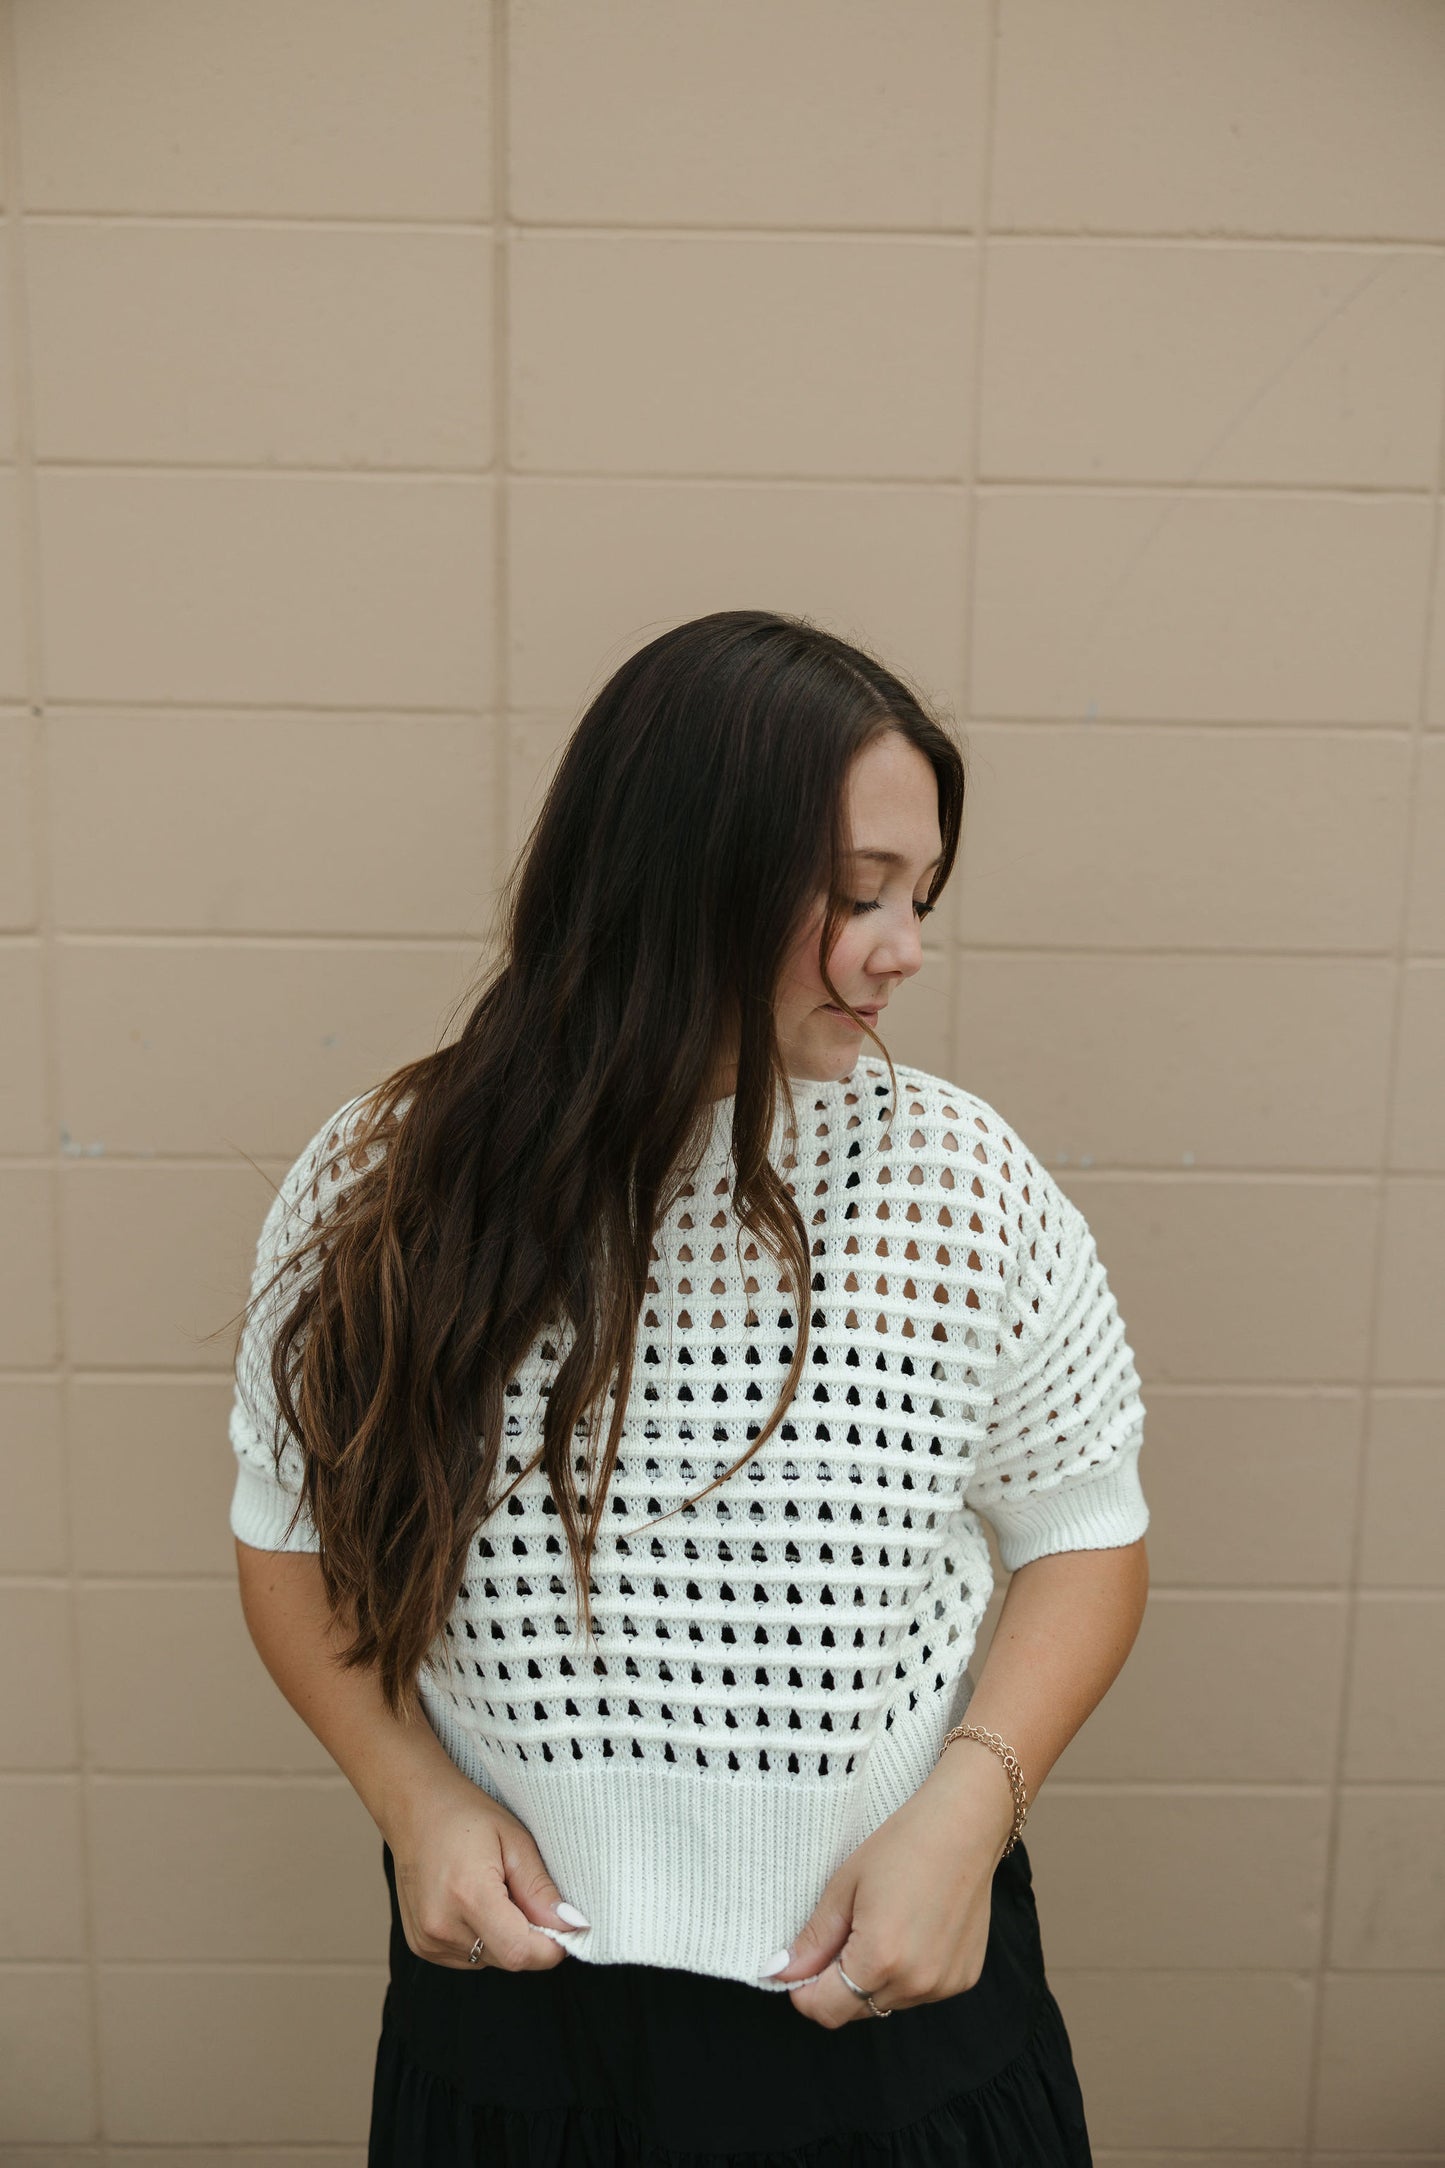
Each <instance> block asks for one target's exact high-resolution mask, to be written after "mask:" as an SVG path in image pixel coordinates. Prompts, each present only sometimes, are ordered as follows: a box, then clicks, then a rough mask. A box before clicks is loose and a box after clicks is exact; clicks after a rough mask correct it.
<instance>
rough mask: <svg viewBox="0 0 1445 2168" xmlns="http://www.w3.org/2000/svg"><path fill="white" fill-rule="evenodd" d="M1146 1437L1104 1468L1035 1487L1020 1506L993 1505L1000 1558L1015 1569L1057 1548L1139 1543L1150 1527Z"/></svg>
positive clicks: (1010, 1569) (990, 1512)
mask: <svg viewBox="0 0 1445 2168" xmlns="http://www.w3.org/2000/svg"><path fill="white" fill-rule="evenodd" d="M1142 1443H1143V1441H1142V1439H1137V1438H1136V1439H1135V1440H1134V1441H1133V1442H1132V1443H1131V1444H1129V1445H1127V1446H1123V1447H1121V1448H1120V1450H1119V1451H1118V1452H1116V1453H1115V1454H1114V1455H1113V1457H1112V1458H1111V1459H1110V1460H1108V1461H1106V1462H1105V1464H1104V1465H1103V1467H1101V1468H1097V1469H1093V1470H1091V1471H1090V1472H1089V1474H1087V1475H1080V1476H1065V1478H1064V1480H1063V1481H1062V1482H1061V1483H1055V1484H1054V1486H1053V1487H1052V1489H1050V1490H1044V1491H1035V1492H1034V1494H1033V1496H1032V1497H1031V1498H1030V1499H1029V1501H1028V1503H1027V1505H1025V1506H1022V1507H1020V1508H1018V1509H1017V1510H1015V1509H1013V1508H1011V1507H1007V1506H1003V1505H1001V1504H1000V1505H990V1507H989V1508H988V1519H989V1520H990V1522H991V1523H992V1524H993V1530H994V1534H995V1535H996V1536H997V1537H998V1551H999V1557H1000V1558H1001V1559H1002V1560H1003V1563H1004V1566H1005V1569H1006V1570H1007V1571H1008V1572H1009V1573H1013V1572H1014V1571H1015V1570H1016V1568H1018V1567H1019V1566H1026V1565H1027V1564H1028V1563H1029V1560H1030V1559H1032V1558H1047V1557H1049V1556H1050V1555H1051V1554H1052V1553H1053V1552H1055V1551H1105V1550H1110V1549H1112V1548H1113V1547H1114V1546H1115V1545H1119V1544H1126V1543H1137V1541H1138V1540H1139V1538H1140V1536H1142V1535H1143V1534H1144V1532H1145V1530H1146V1529H1147V1528H1148V1526H1149V1507H1148V1505H1147V1504H1146V1502H1145V1498H1144V1492H1143V1489H1142V1487H1141V1486H1140V1482H1139V1448H1140V1445H1141V1444H1142Z"/></svg>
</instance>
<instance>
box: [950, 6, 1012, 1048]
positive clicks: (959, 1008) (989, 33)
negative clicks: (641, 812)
mask: <svg viewBox="0 0 1445 2168" xmlns="http://www.w3.org/2000/svg"><path fill="white" fill-rule="evenodd" d="M999 5H1000V0H988V6H987V9H986V15H985V23H984V37H985V50H986V53H987V62H986V69H987V73H986V79H985V82H984V85H983V95H982V111H983V125H982V127H981V128H980V129H979V132H978V134H979V140H978V146H977V150H976V154H975V155H976V157H977V160H978V170H977V188H978V225H977V229H976V231H975V232H974V233H973V235H972V242H973V247H972V256H971V261H972V263H973V269H974V296H975V298H974V311H973V354H972V411H971V414H970V417H969V433H968V449H967V452H966V454H965V466H966V474H965V477H964V495H963V507H962V509H963V592H962V594H961V595H960V597H959V608H958V626H959V632H958V638H959V652H958V653H957V654H956V655H955V656H954V657H953V658H952V672H951V675H952V678H953V682H955V683H956V684H957V686H958V693H959V697H958V703H957V710H958V713H957V714H956V718H955V719H956V721H958V722H961V724H962V732H963V735H964V738H965V743H966V741H967V733H968V732H969V730H970V729H971V728H972V725H973V721H974V714H975V709H974V670H973V640H972V626H973V622H974V613H975V609H976V578H977V575H976V563H977V557H978V470H979V460H980V456H981V453H982V448H983V358H984V337H985V327H986V323H987V310H988V263H989V248H988V239H989V229H990V222H991V219H992V215H993V156H994V127H995V118H996V107H997V92H998V52H999V36H1000V32H999V19H998V17H999ZM962 261H963V258H962V256H961V255H960V262H962ZM934 486H935V487H936V486H938V485H937V484H935V485H934ZM945 486H951V485H945ZM944 924H945V926H946V928H947V932H948V948H949V961H950V963H951V964H952V965H953V966H954V968H951V969H950V970H949V972H948V978H947V995H946V998H947V1002H948V1015H947V1019H946V1026H945V1029H946V1037H945V1040H944V1044H945V1045H946V1046H947V1047H948V1050H949V1054H948V1060H949V1067H950V1069H951V1070H952V1071H953V1073H954V1074H955V1075H956V1074H957V1073H958V1069H959V1055H960V1051H961V1048H960V1039H961V1034H962V1029H963V1000H962V996H961V993H960V990H959V984H958V979H959V974H958V970H957V968H956V966H957V963H958V961H959V958H960V955H961V953H962V951H963V885H962V883H961V882H955V883H954V884H953V893H952V895H951V896H950V897H948V898H947V899H946V903H945V912H944Z"/></svg>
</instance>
